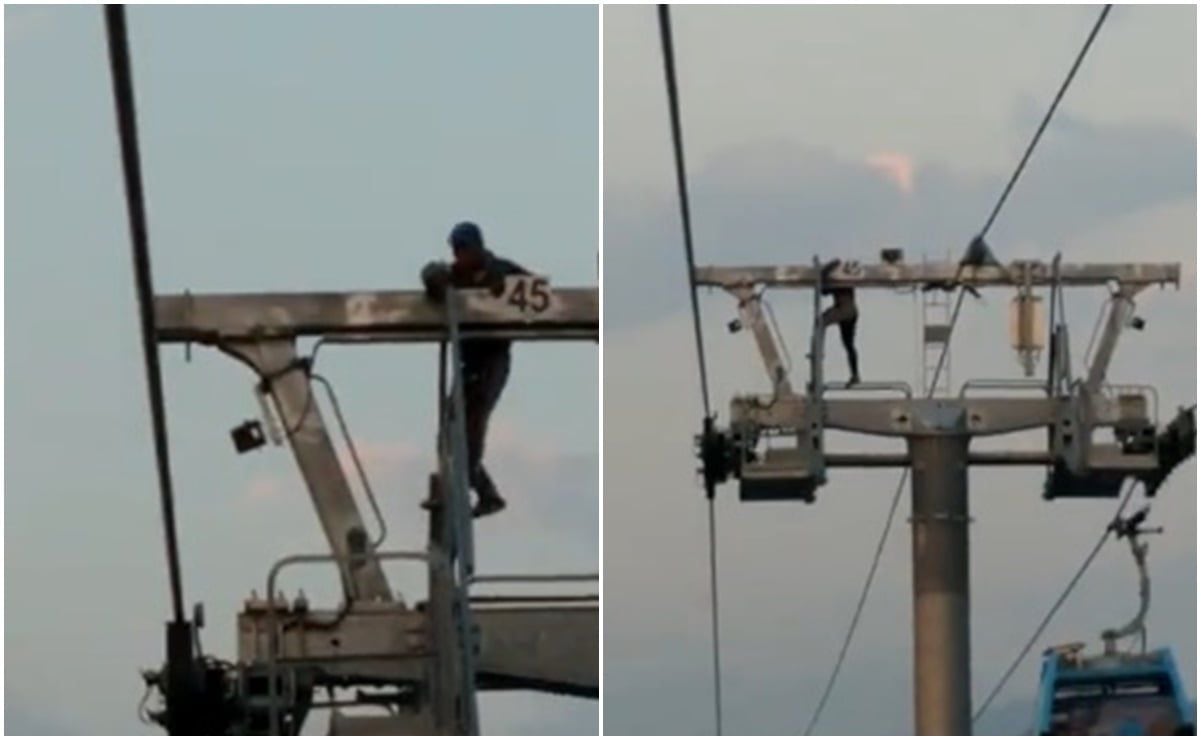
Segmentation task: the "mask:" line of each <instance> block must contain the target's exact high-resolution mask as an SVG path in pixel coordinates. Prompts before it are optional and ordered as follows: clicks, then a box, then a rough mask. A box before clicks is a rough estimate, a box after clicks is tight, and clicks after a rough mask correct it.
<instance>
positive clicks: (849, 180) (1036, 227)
mask: <svg viewBox="0 0 1201 740" xmlns="http://www.w3.org/2000/svg"><path fill="white" fill-rule="evenodd" d="M1065 121H1066V122H1067V123H1070V124H1071V126H1072V128H1073V131H1074V132H1076V131H1078V132H1080V133H1079V134H1076V133H1074V134H1073V135H1072V136H1055V137H1052V136H1050V135H1048V137H1047V139H1046V140H1045V141H1043V142H1042V144H1041V145H1040V148H1039V151H1038V152H1037V153H1036V155H1035V157H1034V158H1033V159H1032V160H1031V162H1030V164H1029V165H1028V167H1027V169H1026V171H1025V173H1024V174H1023V176H1022V179H1021V181H1019V183H1018V185H1017V187H1016V188H1015V189H1014V191H1013V194H1012V195H1011V197H1010V198H1009V200H1008V203H1007V204H1006V206H1005V209H1004V210H1003V211H1002V213H1001V216H1000V218H999V219H998V220H997V222H996V224H995V225H994V227H993V228H992V230H991V232H990V242H991V243H992V245H993V247H994V250H995V251H996V252H997V254H998V255H999V256H1001V258H1002V259H1010V258H1015V257H1019V256H1033V257H1049V256H1050V255H1051V254H1053V253H1054V252H1055V251H1057V250H1059V249H1061V248H1062V247H1063V246H1064V244H1065V242H1067V241H1068V240H1070V239H1075V238H1078V237H1079V236H1080V235H1081V234H1083V233H1086V232H1094V233H1097V232H1103V231H1104V230H1105V229H1106V228H1108V227H1110V226H1112V225H1114V224H1115V223H1118V222H1121V221H1123V220H1129V219H1131V218H1133V217H1134V216H1135V215H1136V214H1139V213H1142V212H1144V211H1147V210H1149V209H1156V208H1161V207H1164V206H1166V205H1169V204H1173V203H1181V202H1185V203H1189V202H1192V201H1193V200H1195V196H1196V165H1195V161H1196V137H1195V136H1194V135H1193V134H1192V133H1190V132H1186V131H1182V130H1177V129H1173V128H1168V127H1164V126H1153V125H1145V124H1120V125H1119V124H1093V123H1090V122H1086V121H1082V120H1079V119H1072V118H1070V117H1066V116H1065ZM1057 123H1058V122H1057ZM607 154H609V156H608V159H607V160H606V161H613V162H618V158H619V157H620V154H619V153H616V152H614V153H607ZM878 162H879V164H878V165H877V166H871V165H868V164H865V163H864V162H863V161H856V160H853V159H848V158H844V157H840V156H839V155H837V154H835V153H833V152H831V151H827V150H823V149H819V148H814V147H808V146H804V145H801V144H798V143H796V142H795V141H787V140H782V139H773V140H763V141H757V142H752V143H747V144H744V145H742V146H739V147H735V148H731V149H728V150H726V151H724V152H722V153H719V154H717V155H715V156H713V157H711V158H710V159H709V160H708V162H707V163H706V165H705V166H703V167H702V168H700V169H699V170H698V171H696V172H695V173H694V174H693V175H692V176H691V180H690V187H691V192H692V198H693V207H692V214H693V220H694V232H695V239H696V253H697V254H696V258H697V262H698V263H699V264H702V265H703V264H715V263H716V264H722V263H726V264H738V263H742V264H745V263H748V262H755V263H767V264H772V263H790V264H796V263H805V262H808V261H809V260H810V259H812V257H813V256H814V255H822V254H825V255H831V254H840V255H849V256H853V257H857V258H860V259H873V258H874V257H875V255H876V254H877V253H878V250H879V249H880V248H881V247H886V246H899V247H903V248H904V249H905V250H906V252H907V254H908V255H909V256H910V258H911V259H916V258H920V256H921V255H922V254H923V253H926V254H929V255H930V256H931V257H941V256H943V254H944V253H946V252H947V251H951V252H955V253H959V252H960V251H961V250H962V249H963V247H964V245H965V244H966V242H967V240H968V238H969V237H970V235H971V234H973V233H975V232H976V231H977V230H979V228H980V227H981V225H982V223H983V220H984V217H985V216H986V215H987V213H988V211H989V209H991V207H992V205H993V204H994V203H995V202H996V199H997V197H998V196H999V195H1000V193H1001V190H1002V188H1003V187H1004V185H1005V182H1006V180H1007V179H1008V177H1009V174H1010V173H1009V172H1008V171H1005V172H1000V171H998V172H993V173H987V174H981V173H978V172H968V171H959V170H957V169H955V168H950V167H946V166H942V165H937V164H926V163H923V164H922V166H921V167H917V166H916V165H913V164H912V163H911V166H906V165H905V164H904V163H903V160H902V159H900V158H893V157H890V158H889V159H887V160H884V159H881V160H878ZM614 166H620V165H614ZM885 167H886V168H887V171H888V173H889V174H887V175H885V177H883V178H882V177H881V174H882V172H883V170H882V169H881V168H885ZM896 178H900V179H896ZM906 178H911V179H912V191H911V192H909V193H906V192H905V191H904V187H905V186H903V185H898V183H904V182H907V181H908V180H907V179H906ZM604 218H605V286H606V291H605V297H606V298H607V299H608V300H606V301H605V321H606V330H612V329H614V328H621V327H624V326H629V325H631V324H638V323H647V322H650V321H653V320H655V319H657V318H661V317H663V316H665V315H668V314H670V313H672V312H674V311H676V310H677V309H678V308H679V307H681V306H686V305H687V304H688V300H689V299H688V283H687V277H686V274H685V268H684V261H683V257H682V252H681V249H680V243H681V242H680V238H681V237H680V226H679V217H678V205H677V203H676V201H675V195H674V192H673V191H670V190H664V191H656V192H652V191H648V190H639V191H635V190H627V191H624V192H616V191H615V190H607V191H606V193H605V213H604ZM1192 243H1193V242H1191V241H1190V242H1189V243H1187V244H1185V245H1184V246H1185V247H1190V248H1191V245H1192ZM1194 261H1195V260H1194Z"/></svg>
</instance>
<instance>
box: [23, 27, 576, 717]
mask: <svg viewBox="0 0 1201 740" xmlns="http://www.w3.org/2000/svg"><path fill="white" fill-rule="evenodd" d="M597 16H598V13H597V10H596V9H595V8H590V7H566V8H564V7H490V8H483V7H476V8H464V7H442V8H421V7H383V6H374V7H345V8H328V7H317V6H308V7H303V8H299V7H282V6H280V7H249V6H247V7H236V8H231V7H183V6H180V7H149V6H137V7H133V8H131V9H130V10H129V11H128V24H129V29H130V43H131V49H132V59H133V66H134V84H135V90H136V95H137V104H138V114H139V128H140V134H141V145H142V162H143V172H144V182H145V187H146V192H147V209H148V214H149V229H150V245H151V251H152V259H153V267H154V278H155V281H156V282H155V286H156V289H157V290H158V291H159V292H162V293H167V292H181V291H183V290H185V289H187V290H191V291H193V292H195V293H200V292H206V291H211V292H224V291H304V290H359V289H398V288H412V287H415V285H416V282H417V280H416V277H417V273H418V271H419V270H420V268H421V266H422V265H423V264H424V263H425V262H426V261H428V260H430V259H444V258H446V257H447V256H448V255H447V251H446V246H445V239H446V235H447V233H448V231H449V229H450V227H451V225H452V224H453V223H455V222H456V221H459V220H462V219H471V220H475V221H477V222H478V223H480V224H481V225H482V227H483V230H484V233H485V236H486V238H487V240H488V241H489V244H490V245H491V246H492V247H493V248H494V249H495V250H496V251H498V252H500V253H501V254H503V255H504V256H506V257H509V258H511V259H514V260H516V261H518V262H520V263H522V264H523V265H525V266H527V267H529V268H530V269H533V270H535V271H537V272H540V273H544V274H546V275H549V276H550V279H551V283H552V286H553V285H563V286H570V285H574V286H595V285H596V284H597V281H598V274H597V265H598V262H597V255H598V250H599V246H600V245H599V243H598V237H597V233H598V225H599V224H598V219H599V216H598V213H597V203H598V199H599V193H598V188H599V180H600V178H599V172H598V162H597V140H598V135H599V111H598V97H599V95H598V83H597V79H598V61H597V59H598V48H597V45H598V27H597V24H598V19H597ZM4 19H5V34H4V39H5V80H4V81H5V88H6V96H5V113H4V116H5V118H4V123H5V133H6V135H5V142H4V149H5V164H4V177H5V185H6V187H5V191H4V192H5V195H4V205H5V211H6V213H7V220H6V221H5V224H4V226H5V228H4V240H5V247H6V249H5V253H6V254H5V268H6V274H5V281H4V287H5V308H6V309H7V310H6V315H7V320H6V322H5V330H6V333H7V338H6V349H7V350H8V353H7V355H8V363H7V365H6V367H5V370H6V377H5V391H6V396H7V399H8V405H7V407H6V409H5V425H6V427H7V428H8V430H9V434H8V436H7V439H6V443H5V449H4V452H5V458H6V461H7V463H8V465H7V467H6V470H5V490H6V496H5V505H4V510H5V522H6V526H5V533H4V534H5V553H4V554H5V602H6V610H5V645H6V648H7V649H6V652H5V674H6V677H7V682H6V684H5V696H4V704H5V710H6V719H7V721H6V724H5V730H6V732H8V733H15V734H58V733H62V734H81V733H85V732H86V733H100V734H136V733H147V734H155V733H156V732H157V731H158V730H157V728H151V727H145V726H143V725H141V724H140V723H139V722H138V719H137V717H136V714H135V707H136V704H137V702H138V699H139V697H140V696H141V692H142V686H141V681H140V678H139V676H138V670H139V669H141V668H144V667H156V666H157V665H159V663H160V661H161V660H162V659H163V652H162V645H163V632H162V625H163V623H164V622H165V621H166V620H167V619H168V618H169V601H168V588H167V582H166V569H165V565H164V555H163V544H162V543H163V536H162V529H161V522H160V518H159V511H158V491H157V482H156V479H155V475H154V463H153V456H152V446H151V439H150V433H149V428H150V422H149V416H148V413H147V403H146V390H145V375H144V369H143V364H142V355H141V347H140V343H139V337H138V333H137V321H136V315H137V314H136V309H135V294H134V288H133V280H132V270H131V265H130V258H129V236H128V226H127V222H126V217H125V210H124V209H125V204H124V195H123V190H122V185H121V179H120V177H121V172H120V167H119V159H118V148H117V137H116V132H115V125H114V114H113V107H112V101H111V81H110V79H109V73H108V66H107V52H106V48H105V45H104V29H103V23H102V15H101V11H100V9H99V8H96V7H51V6H38V7H11V6H10V7H6V8H5V13H4ZM303 346H307V344H305V345H303ZM162 357H163V372H164V378H165V386H166V402H167V413H168V424H169V430H170V438H171V453H172V462H173V469H174V476H175V487H176V510H177V518H178V522H179V536H180V549H181V553H182V561H183V574H184V588H185V595H186V599H187V600H188V602H189V603H192V602H196V601H203V602H204V605H205V611H206V615H207V627H206V629H205V630H204V632H203V639H204V645H205V648H206V650H207V651H208V652H211V653H216V654H219V655H223V656H226V657H229V656H232V655H233V654H234V639H233V638H234V617H235V615H236V613H237V611H238V610H239V609H240V606H241V602H242V600H243V599H244V598H246V597H247V596H249V594H250V591H251V590H252V589H258V590H259V591H260V592H262V590H263V588H264V582H265V579H266V574H267V570H268V568H269V567H270V565H271V563H273V562H274V561H275V560H276V559H278V558H279V557H282V556H284V555H287V554H292V553H296V552H321V551H323V550H324V549H325V548H326V545H325V542H324V538H323V536H322V534H321V530H320V528H319V526H318V524H317V520H316V517H315V516H314V514H313V510H312V507H311V506H310V504H309V501H308V496H307V492H306V490H305V489H304V487H303V484H302V481H301V479H300V476H299V475H298V472H297V470H296V467H295V464H294V463H293V461H292V458H291V455H290V453H289V452H287V451H286V450H285V449H282V448H266V449H264V450H260V451H256V452H253V453H251V454H247V455H244V456H238V455H236V454H234V451H233V449H232V445H231V443H230V441H229V436H228V432H229V430H230V429H231V428H232V427H233V426H235V425H237V424H239V423H240V422H242V421H243V420H245V419H248V418H253V417H255V416H256V415H257V413H258V411H257V405H256V403H255V401H254V399H253V395H252V385H253V378H252V377H251V376H250V375H249V374H248V373H246V372H245V370H244V369H243V368H242V367H241V366H240V365H238V364H236V363H235V362H233V361H232V360H230V359H229V358H227V357H225V356H223V355H220V354H219V353H217V352H215V351H213V350H209V349H206V348H201V347H196V348H194V349H193V355H192V360H191V362H190V363H188V362H187V361H185V357H184V353H183V350H182V348H180V347H171V348H167V349H165V350H164V351H163V353H162ZM597 360H598V357H597V348H596V346H595V345H592V344H589V343H578V344H576V343H572V344H546V343H541V344H538V345H536V346H521V347H517V348H516V349H515V354H514V368H513V374H512V376H511V379H510V383H509V386H508V388H507V389H506V391H505V394H504V397H503V398H502V400H501V402H500V406H499V409H498V411H497V413H496V415H495V416H494V427H493V430H492V434H491V436H490V439H489V452H488V460H489V461H490V465H489V467H490V470H491V471H492V473H493V476H494V477H495V478H496V480H497V482H498V485H499V486H500V488H501V491H502V493H503V494H505V495H506V497H507V498H508V499H509V503H510V508H509V509H508V510H507V511H506V512H505V513H504V514H502V515H499V516H497V517H495V518H493V519H489V520H486V521H484V522H481V523H480V525H479V526H478V527H477V529H476V532H477V562H478V563H479V564H480V565H479V568H480V570H481V572H483V571H490V572H535V573H536V572H545V571H546V562H547V561H548V559H553V561H554V563H555V570H556V571H580V572H595V571H596V570H597V569H598V568H599V562H598V560H599V558H598V546H599V535H598V522H599V511H598V508H599V500H598V480H597V471H598V457H597V450H598V445H599V438H598V432H597V426H598V424H597V422H598V418H597V417H598V401H597V387H598V382H599V378H598V361H597ZM436 366H437V365H436V351H435V350H434V348H433V347H432V346H406V347H369V348H338V347H326V348H325V349H323V350H322V352H321V356H320V360H319V362H318V369H319V370H320V372H322V373H323V374H324V375H325V376H327V377H328V378H329V379H330V380H331V381H332V382H333V383H334V385H335V388H336V389H337V391H338V396H339V400H340V402H341V405H342V407H343V408H344V411H345V413H346V416H347V419H348V422H349V424H350V427H351V429H352V431H353V434H354V436H355V438H356V440H357V443H358V446H359V448H360V451H361V452H362V453H363V456H364V457H365V458H366V465H367V468H368V472H369V474H370V475H371V478H372V482H373V487H374V488H375V489H376V491H377V495H378V496H379V498H380V503H381V506H382V508H383V510H384V514H385V517H386V518H387V520H388V526H389V530H390V535H389V540H388V542H387V543H386V545H385V546H387V547H390V548H393V549H411V548H413V547H421V546H422V545H423V543H424V537H425V527H426V519H425V518H424V516H422V515H421V512H420V510H419V509H418V508H417V504H418V502H419V500H420V499H421V498H422V497H423V496H424V494H425V480H426V475H427V474H428V472H429V471H430V470H431V469H432V468H433V465H434V455H433V436H434V423H435V404H436V397H435V393H434V388H435V382H436ZM327 416H328V409H327ZM360 505H361V506H362V504H361V503H360ZM362 508H364V511H365V510H366V509H365V507H362ZM410 571H411V569H406V568H405V567H404V566H396V567H392V568H388V572H389V575H390V577H391V578H392V580H393V583H394V584H396V585H397V587H398V588H399V589H400V590H401V591H402V592H404V594H405V597H406V599H408V600H409V601H416V600H417V599H419V598H421V593H420V589H422V588H423V587H424V584H423V580H424V579H423V578H421V577H420V574H418V573H414V572H410ZM284 580H285V581H286V583H285V584H284V586H283V587H284V588H285V589H286V590H288V591H289V593H295V591H296V590H297V589H299V588H304V589H305V591H306V593H307V594H308V595H309V597H310V599H312V600H313V601H314V602H316V601H317V600H318V599H324V600H325V601H326V602H327V603H330V604H331V605H333V603H334V600H335V598H336V596H337V594H338V589H337V588H336V585H335V582H334V579H333V577H332V574H331V572H329V571H327V570H324V569H313V570H297V571H296V572H294V573H293V574H292V575H290V576H287V577H285V579H284ZM64 697H70V699H69V701H66V702H64ZM481 717H482V722H483V729H484V731H485V732H488V733H504V734H525V733H533V732H550V733H553V734H564V733H566V734H593V733H595V732H596V730H597V728H598V709H597V703H596V702H594V701H583V700H572V699H560V698H555V697H544V696H539V695H534V694H524V693H514V694H506V695H503V696H502V695H488V696H485V697H484V698H482V699H481ZM314 724H315V723H314ZM324 729H325V728H324V727H317V726H314V725H310V731H314V732H317V733H323V732H324Z"/></svg>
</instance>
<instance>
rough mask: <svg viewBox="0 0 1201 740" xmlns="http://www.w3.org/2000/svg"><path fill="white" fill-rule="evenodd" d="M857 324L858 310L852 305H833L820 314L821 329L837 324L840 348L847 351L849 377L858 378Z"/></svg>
mask: <svg viewBox="0 0 1201 740" xmlns="http://www.w3.org/2000/svg"><path fill="white" fill-rule="evenodd" d="M858 323H859V309H858V308H857V307H856V306H855V304H853V303H841V304H840V303H837V302H836V303H835V304H834V305H833V306H830V307H829V308H827V309H826V310H825V311H823V312H822V328H823V329H825V328H826V327H827V326H829V325H830V324H838V331H839V333H840V334H841V335H842V346H843V349H845V350H846V351H847V365H849V366H850V368H851V377H852V378H858V377H859V353H858V352H856V351H855V325H856V324H858Z"/></svg>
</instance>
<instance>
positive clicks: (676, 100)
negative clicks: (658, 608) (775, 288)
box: [659, 5, 722, 735]
mask: <svg viewBox="0 0 1201 740" xmlns="http://www.w3.org/2000/svg"><path fill="white" fill-rule="evenodd" d="M659 37H660V41H661V42H662V46H663V76H664V79H665V81H666V83H667V101H668V108H669V112H670V115H671V138H672V148H673V150H674V152H675V169H676V187H677V189H678V191H679V199H680V223H681V225H682V227H683V231H684V259H685V261H686V263H687V264H686V266H687V269H688V293H689V297H690V298H691V301H692V327H693V332H694V335H695V338H696V357H697V369H698V371H699V373H700V381H701V403H702V406H703V408H704V411H705V419H706V421H708V420H709V419H710V418H711V416H712V412H711V411H710V405H709V378H708V373H707V371H706V365H705V343H704V339H703V336H702V333H701V309H700V303H699V301H698V298H697V285H696V258H695V253H694V251H693V248H692V215H691V210H690V208H689V205H688V178H687V174H686V172H687V171H686V169H685V167H684V136H683V133H682V129H681V125H680V96H679V89H678V87H677V85H676V63H675V49H674V46H673V44H672V34H671V10H670V8H668V6H667V5H660V6H659ZM705 493H706V497H707V499H708V504H709V512H708V513H709V595H710V617H711V621H712V627H713V637H712V639H713V715H714V725H715V727H716V729H717V734H718V735H720V734H722V717H721V644H720V639H719V635H720V629H719V626H718V612H719V609H718V598H717V512H716V510H715V507H714V500H713V499H714V496H713V486H707V490H706V492H705Z"/></svg>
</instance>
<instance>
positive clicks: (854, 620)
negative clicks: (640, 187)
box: [805, 5, 1112, 735]
mask: <svg viewBox="0 0 1201 740" xmlns="http://www.w3.org/2000/svg"><path fill="white" fill-rule="evenodd" d="M1111 7H1112V6H1111V5H1106V6H1105V8H1104V9H1103V10H1102V11H1101V15H1100V17H1098V18H1097V22H1096V23H1095V24H1094V25H1093V29H1092V31H1091V32H1090V33H1089V35H1088V39H1087V40H1086V41H1085V42H1084V46H1083V48H1081V50H1080V53H1079V54H1077V55H1076V60H1075V62H1074V63H1073V64H1072V68H1071V70H1069V72H1068V75H1067V77H1066V78H1065V79H1064V81H1063V84H1062V85H1061V86H1060V88H1059V91H1058V93H1056V95H1055V99H1054V100H1053V101H1052V103H1051V107H1050V109H1048V110H1047V114H1046V116H1044V117H1043V120H1042V123H1040V124H1039V127H1038V129H1037V130H1036V131H1035V133H1034V138H1033V139H1031V141H1030V144H1029V146H1027V147H1026V151H1025V153H1024V154H1023V155H1022V159H1021V161H1020V162H1018V166H1017V168H1016V169H1015V170H1014V172H1013V175H1012V176H1011V177H1010V178H1009V182H1008V184H1006V186H1005V190H1004V191H1003V192H1002V193H1001V197H1000V199H999V200H998V201H997V204H996V205H995V206H994V207H993V209H992V212H991V213H990V214H989V216H988V219H987V220H986V221H985V223H984V228H982V229H981V230H980V235H979V238H981V239H983V237H984V235H985V234H987V233H988V230H989V229H990V228H992V225H993V222H994V221H995V220H996V218H997V215H998V214H999V213H1000V212H1001V208H1002V206H1004V204H1005V201H1006V200H1007V199H1008V198H1009V193H1010V192H1011V191H1012V190H1013V186H1014V184H1016V183H1017V180H1018V178H1019V177H1020V176H1021V174H1022V171H1023V170H1024V169H1025V167H1026V163H1027V162H1028V161H1029V160H1030V155H1031V154H1033V152H1034V148H1035V146H1037V144H1038V142H1039V140H1040V139H1041V138H1042V135H1043V131H1045V130H1046V128H1047V124H1048V123H1050V121H1051V117H1052V116H1053V115H1054V114H1055V110H1056V108H1058V107H1059V102H1060V100H1062V99H1063V96H1064V93H1066V92H1067V89H1068V87H1069V86H1070V85H1071V83H1072V80H1073V79H1074V78H1075V76H1076V71H1077V70H1078V69H1079V68H1080V64H1081V62H1083V61H1084V57H1085V55H1086V54H1087V53H1088V50H1089V48H1090V47H1091V46H1092V43H1093V39H1095V38H1096V36H1097V32H1098V31H1100V30H1101V26H1102V24H1104V22H1105V19H1106V17H1107V16H1108V15H1109V10H1110V8H1111ZM966 292H967V291H966V289H965V288H964V287H962V286H961V287H960V288H959V296H958V298H957V299H956V301H955V309H954V311H953V312H952V315H951V321H950V324H949V325H948V328H947V338H946V342H945V343H944V344H943V348H942V352H941V353H940V354H939V357H938V365H937V367H936V368H935V371H934V376H933V377H932V378H931V382H930V388H929V389H928V391H927V393H926V397H927V398H930V397H932V396H933V395H934V390H935V388H937V386H938V379H939V376H940V375H941V374H942V368H943V365H944V363H945V361H946V358H947V352H948V350H949V349H950V346H951V335H952V334H953V333H954V331H955V325H956V323H958V321H959V311H960V309H961V308H962V307H963V299H964V296H965V294H966ZM909 472H910V471H909V470H908V469H906V470H905V471H904V472H902V473H901V478H900V480H899V481H898V483H897V487H896V491H895V492H894V493H893V497H892V501H891V503H890V504H889V509H888V516H887V517H886V518H885V522H884V530H883V531H882V532H881V533H880V539H879V541H878V542H877V543H876V552H875V555H874V557H873V558H872V564H871V567H870V568H869V569H868V574H867V579H866V580H865V582H864V584H863V590H862V591H861V592H860V594H859V601H858V603H857V604H856V606H855V611H854V613H853V614H852V616H851V623H850V626H849V627H848V629H847V634H846V637H845V638H844V640H843V644H842V648H841V649H840V650H839V653H838V658H837V659H836V661H835V663H834V669H833V670H832V671H831V673H830V678H829V680H828V681H827V683H826V688H825V690H824V691H823V692H822V697H821V699H820V700H819V701H818V704H817V708H816V709H815V710H814V712H813V716H812V717H811V718H810V720H809V724H808V725H807V726H806V728H805V734H806V735H808V734H810V733H811V732H812V731H813V728H814V727H815V726H816V725H817V721H818V719H819V718H820V717H821V713H822V711H823V710H824V709H825V706H826V701H827V700H828V699H829V698H830V693H831V692H832V691H833V688H834V684H835V682H836V681H837V680H838V674H839V672H840V671H841V670H842V664H843V661H844V660H845V659H846V654H847V649H848V648H849V647H850V644H851V640H852V639H853V638H854V635H855V631H856V629H857V628H858V626H859V618H860V616H861V615H862V613H863V607H864V605H865V604H866V602H867V596H868V593H869V592H870V591H871V587H872V584H873V583H874V581H875V577H876V571H877V569H878V567H879V564H880V557H881V555H882V554H883V552H884V545H885V543H886V542H887V540H888V535H889V532H890V530H891V529H892V523H893V520H894V519H895V518H896V512H897V506H898V504H899V503H900V498H901V493H902V492H903V491H904V489H905V483H906V481H907V480H908V479H909Z"/></svg>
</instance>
